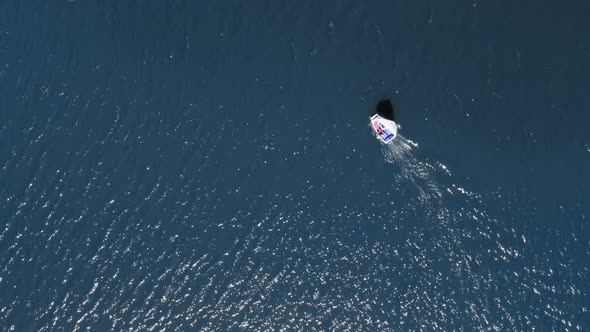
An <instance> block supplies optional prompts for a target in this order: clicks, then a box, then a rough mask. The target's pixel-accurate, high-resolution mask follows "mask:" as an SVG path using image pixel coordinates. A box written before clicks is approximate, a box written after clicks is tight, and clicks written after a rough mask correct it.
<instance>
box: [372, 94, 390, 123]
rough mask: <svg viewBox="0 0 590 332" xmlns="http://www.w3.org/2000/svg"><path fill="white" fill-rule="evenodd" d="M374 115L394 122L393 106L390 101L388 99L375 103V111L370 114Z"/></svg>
mask: <svg viewBox="0 0 590 332" xmlns="http://www.w3.org/2000/svg"><path fill="white" fill-rule="evenodd" d="M375 113H377V114H379V115H380V116H381V117H383V118H385V119H389V120H392V121H395V114H394V111H393V104H392V103H391V100H389V99H383V100H380V101H379V102H378V103H377V107H376V108H375V111H373V112H372V114H375Z"/></svg>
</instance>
